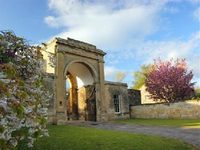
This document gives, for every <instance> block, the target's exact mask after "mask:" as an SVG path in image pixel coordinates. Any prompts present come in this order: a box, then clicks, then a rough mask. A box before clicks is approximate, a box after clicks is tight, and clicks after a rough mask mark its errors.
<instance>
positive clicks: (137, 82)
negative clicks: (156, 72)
mask: <svg viewBox="0 0 200 150" xmlns="http://www.w3.org/2000/svg"><path fill="white" fill-rule="evenodd" d="M152 67H153V65H151V64H149V65H142V66H141V68H140V70H138V71H136V72H134V73H133V77H134V81H133V87H132V88H133V89H139V88H141V87H142V85H144V83H145V79H146V77H145V74H147V73H148V72H149V71H150V69H151V68H152Z"/></svg>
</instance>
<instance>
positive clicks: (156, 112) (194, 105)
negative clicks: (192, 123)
mask: <svg viewBox="0 0 200 150" xmlns="http://www.w3.org/2000/svg"><path fill="white" fill-rule="evenodd" d="M131 118H172V119H173V118H174V119H199V118H200V101H198V100H188V101H185V102H178V103H173V104H170V105H166V104H148V105H138V106H132V107H131Z"/></svg>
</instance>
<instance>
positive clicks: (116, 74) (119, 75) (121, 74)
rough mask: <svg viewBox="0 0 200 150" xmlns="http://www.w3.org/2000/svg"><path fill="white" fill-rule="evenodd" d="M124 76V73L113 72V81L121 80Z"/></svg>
mask: <svg viewBox="0 0 200 150" xmlns="http://www.w3.org/2000/svg"><path fill="white" fill-rule="evenodd" d="M124 78H125V73H124V72H121V71H118V72H116V73H115V74H114V81H116V82H122V81H123V80H124Z"/></svg>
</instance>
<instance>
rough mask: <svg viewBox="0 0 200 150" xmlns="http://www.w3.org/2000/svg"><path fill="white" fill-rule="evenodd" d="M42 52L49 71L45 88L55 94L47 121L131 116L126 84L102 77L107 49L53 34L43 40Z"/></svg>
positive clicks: (96, 119)
mask: <svg viewBox="0 0 200 150" xmlns="http://www.w3.org/2000/svg"><path fill="white" fill-rule="evenodd" d="M41 52H42V54H43V58H44V60H45V66H44V69H45V71H46V73H47V74H48V76H47V78H46V84H47V88H49V89H51V91H52V93H53V94H54V99H53V100H52V101H51V102H50V105H49V117H48V118H49V119H48V121H49V123H54V124H63V123H65V122H66V121H68V120H86V121H108V120H113V119H118V118H129V117H130V115H129V114H130V110H129V108H130V106H129V103H130V101H129V97H130V95H129V96H128V91H129V90H127V84H125V83H118V82H108V81H105V79H104V55H105V54H106V53H104V52H103V51H102V50H100V49H97V48H96V46H94V45H91V44H88V43H84V42H81V41H77V40H74V39H70V38H68V39H67V40H66V39H61V38H55V39H53V40H51V41H49V42H47V43H43V44H42V45H41ZM52 57H53V58H54V59H53V60H52ZM52 61H54V65H52ZM130 93H132V92H130Z"/></svg>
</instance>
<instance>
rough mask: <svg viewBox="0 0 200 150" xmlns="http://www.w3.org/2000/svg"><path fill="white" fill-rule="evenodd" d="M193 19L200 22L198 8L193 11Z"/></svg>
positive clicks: (199, 9) (199, 8)
mask: <svg viewBox="0 0 200 150" xmlns="http://www.w3.org/2000/svg"><path fill="white" fill-rule="evenodd" d="M194 17H195V18H196V19H197V20H198V21H199V22H200V7H198V8H197V9H196V10H195V11H194Z"/></svg>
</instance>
